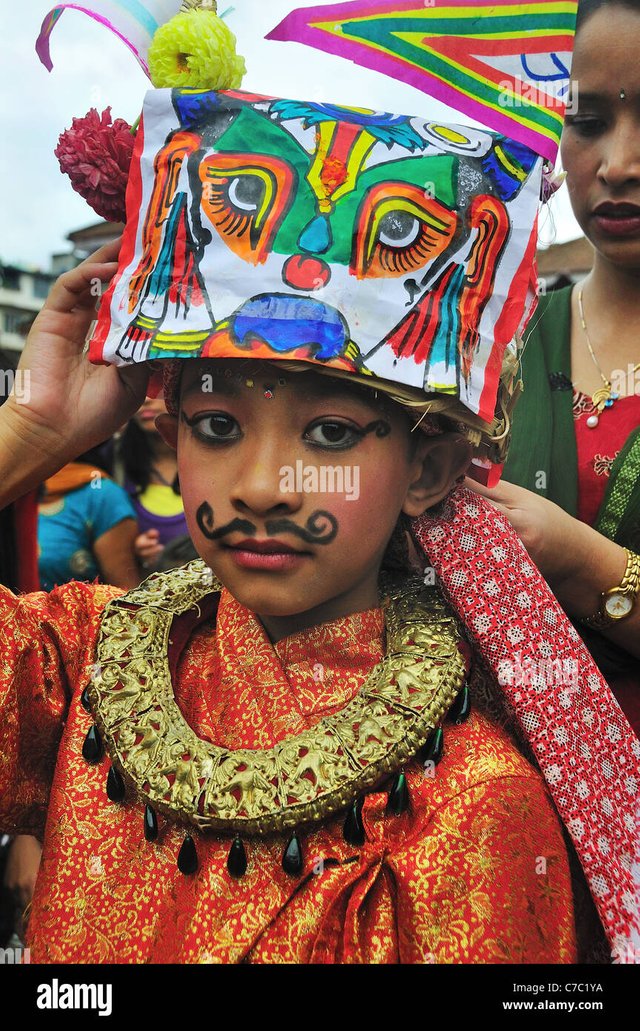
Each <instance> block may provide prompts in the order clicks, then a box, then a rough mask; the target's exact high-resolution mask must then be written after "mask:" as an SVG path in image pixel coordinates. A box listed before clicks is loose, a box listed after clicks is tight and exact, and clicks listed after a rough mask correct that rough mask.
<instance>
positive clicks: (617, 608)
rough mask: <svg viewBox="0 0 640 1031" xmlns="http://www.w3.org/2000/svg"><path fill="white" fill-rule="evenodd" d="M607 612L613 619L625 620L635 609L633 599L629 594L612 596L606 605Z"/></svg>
mask: <svg viewBox="0 0 640 1031" xmlns="http://www.w3.org/2000/svg"><path fill="white" fill-rule="evenodd" d="M604 607H605V611H606V613H607V615H608V616H610V617H611V619H623V618H624V616H628V615H629V613H630V612H631V609H632V608H633V598H631V597H630V596H629V595H628V594H610V595H609V597H608V598H607V600H606V601H605V603H604Z"/></svg>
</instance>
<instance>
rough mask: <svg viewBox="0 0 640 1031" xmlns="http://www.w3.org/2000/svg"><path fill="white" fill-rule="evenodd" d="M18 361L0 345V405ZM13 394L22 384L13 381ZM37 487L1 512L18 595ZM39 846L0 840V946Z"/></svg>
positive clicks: (9, 580)
mask: <svg viewBox="0 0 640 1031" xmlns="http://www.w3.org/2000/svg"><path fill="white" fill-rule="evenodd" d="M17 365H18V363H17V360H16V357H15V356H14V354H12V353H11V352H9V351H5V350H4V349H0V373H1V377H0V405H2V404H4V402H5V401H6V399H7V396H8V394H9V393H10V391H11V387H12V385H13V383H14V379H15V374H16V369H17ZM16 386H17V388H18V389H17V393H18V394H20V393H21V390H20V389H19V388H20V387H21V386H22V387H25V388H26V382H24V383H23V384H19V383H17V384H16ZM37 519H38V502H37V491H35V490H32V491H29V493H28V494H25V495H24V496H23V497H22V498H18V500H17V501H15V502H14V503H13V504H12V505H9V506H8V507H7V508H5V509H3V511H2V512H0V583H1V584H3V585H4V586H5V587H8V588H10V590H12V591H15V592H16V593H20V592H29V591H36V590H37V589H38V587H39V584H40V581H39V578H38V550H37ZM41 852H42V846H41V844H40V842H39V841H38V839H37V838H34V837H32V836H31V835H28V834H19V835H18V836H17V837H15V838H11V837H10V836H9V835H2V836H1V838H0V948H6V947H7V946H11V945H17V944H19V943H20V942H21V940H22V913H23V912H24V910H25V909H26V907H27V906H28V905H29V903H30V902H31V896H32V895H33V887H34V884H35V880H36V877H37V875H38V868H39V866H40V855H41Z"/></svg>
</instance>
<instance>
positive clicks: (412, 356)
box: [92, 90, 539, 420]
mask: <svg viewBox="0 0 640 1031" xmlns="http://www.w3.org/2000/svg"><path fill="white" fill-rule="evenodd" d="M143 125H144V129H143V134H144V136H143V138H142V139H141V141H140V144H139V148H138V149H139V164H138V163H137V159H134V171H133V174H132V180H131V185H130V190H129V199H128V203H129V212H130V217H129V222H128V229H127V237H126V240H125V247H124V250H123V255H122V258H121V274H120V275H119V277H118V279H117V281H116V284H115V288H114V291H113V293H112V296H110V297H109V298H108V299H107V302H106V308H104V309H103V312H102V318H101V323H100V325H99V328H98V335H97V337H96V340H95V342H94V348H93V351H92V357H100V358H107V359H108V360H115V361H117V362H119V363H121V364H122V363H125V362H129V361H141V360H145V359H147V358H161V357H166V358H174V357H179V356H185V357H204V358H212V357H215V358H233V357H242V358H247V357H254V358H267V359H270V360H274V359H277V358H285V359H287V360H292V359H294V360H295V359H300V360H304V361H311V362H318V363H322V364H323V365H328V366H331V367H334V368H336V369H341V370H344V371H353V372H359V373H361V374H362V373H364V374H367V373H369V374H371V375H373V376H377V377H380V378H383V379H388V380H392V381H398V382H401V383H404V384H407V385H410V386H414V387H415V386H417V387H420V388H423V389H425V390H427V391H435V390H437V391H441V392H445V393H448V394H451V395H454V396H459V397H460V399H461V400H462V401H463V402H464V403H466V404H467V405H468V407H469V408H470V409H471V410H472V411H474V412H475V413H476V414H478V413H479V414H480V415H481V416H482V417H484V418H487V419H488V420H490V419H491V418H492V415H493V403H494V397H495V388H496V386H497V376H498V374H499V369H500V366H501V361H502V353H503V351H504V348H505V346H506V345H507V343H508V342H509V340H510V339H511V337H512V336H513V334H514V333H515V331H516V330H517V329H518V323H519V321H520V319H521V316H522V313H523V310H524V307H525V298H526V295H527V291H528V289H529V287H530V281H531V256H532V251H533V248H534V246H535V234H534V233H533V232H532V226H533V225H534V223H535V210H536V206H537V201H538V193H539V175H537V174H536V173H537V172H539V161H538V159H537V158H536V157H535V155H534V154H533V153H532V152H531V151H529V150H528V149H527V148H526V147H523V146H521V145H520V144H516V143H514V142H513V141H509V140H506V139H505V138H504V137H500V136H495V135H492V134H490V133H487V132H481V131H475V130H467V129H464V128H462V127H459V126H442V125H437V124H435V123H432V122H426V121H424V120H421V119H418V118H409V117H405V116H401V115H390V114H376V113H375V112H370V111H362V110H356V109H350V108H336V107H332V106H330V105H318V104H309V103H302V102H297V101H284V100H271V99H269V98H261V97H255V96H250V95H247V94H233V93H226V94H218V93H212V92H200V91H189V90H174V91H168V90H158V91H155V92H154V93H152V94H150V95H149V97H148V99H147V102H146V104H145V112H144V123H143Z"/></svg>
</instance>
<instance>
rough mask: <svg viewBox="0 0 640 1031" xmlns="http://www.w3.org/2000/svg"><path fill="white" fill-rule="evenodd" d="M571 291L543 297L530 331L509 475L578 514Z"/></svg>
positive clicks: (525, 339) (530, 324)
mask: <svg viewBox="0 0 640 1031" xmlns="http://www.w3.org/2000/svg"><path fill="white" fill-rule="evenodd" d="M571 289H572V288H571V287H570V286H568V287H564V288H563V289H561V290H554V291H552V292H550V293H549V294H546V295H543V296H542V297H541V298H540V301H539V303H538V307H537V308H536V310H535V312H534V313H533V316H532V317H531V321H530V323H529V326H528V327H527V330H526V332H525V337H524V352H523V356H522V381H523V384H524V390H523V393H522V395H521V397H520V398H519V400H518V402H517V404H516V407H515V411H514V414H513V430H512V436H511V444H510V448H509V456H508V458H507V462H506V465H505V469H504V473H503V479H505V480H508V481H509V482H510V483H516V484H518V485H519V486H521V487H526V488H527V490H532V491H535V492H536V493H538V494H540V495H542V497H545V498H549V499H550V500H551V501H554V502H555V503H556V504H557V505H560V507H561V508H563V509H564V510H565V511H566V512H569V514H570V515H573V516H575V515H576V514H577V509H578V457H577V449H576V437H575V428H574V423H573V408H572V402H573V392H572V389H571V387H570V383H571V348H570V344H571ZM558 387H560V388H561V389H558ZM562 387H564V389H562Z"/></svg>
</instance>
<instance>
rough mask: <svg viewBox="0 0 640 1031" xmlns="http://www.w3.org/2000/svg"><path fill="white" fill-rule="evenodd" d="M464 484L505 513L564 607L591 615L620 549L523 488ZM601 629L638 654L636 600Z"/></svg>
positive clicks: (622, 561)
mask: <svg viewBox="0 0 640 1031" xmlns="http://www.w3.org/2000/svg"><path fill="white" fill-rule="evenodd" d="M465 483H466V486H467V487H469V488H470V489H471V490H473V491H475V492H476V494H480V495H482V497H483V498H486V500H487V501H489V502H490V503H491V504H492V505H494V507H495V508H497V509H498V511H499V512H502V514H503V515H504V516H506V518H507V519H508V520H509V522H510V523H511V525H512V526H513V528H514V530H515V531H516V533H517V534H518V536H519V537H520V539H521V541H522V543H523V544H524V546H525V548H526V549H527V551H528V552H529V554H530V555H531V558H532V559H533V561H534V562H535V564H536V565H537V567H538V569H539V570H540V572H541V573H542V575H543V576H544V578H545V580H547V581H548V583H549V586H550V587H551V589H552V590H553V592H554V594H555V595H556V597H557V599H558V601H559V602H560V604H561V605H562V607H563V608H564V609H565V611H566V612H567V613H568V614H569V615H570V616H571V617H572V618H573V619H578V620H580V619H585V618H586V617H588V616H593V615H595V614H596V612H597V611H598V609H599V606H600V600H601V596H602V594H603V593H605V592H606V591H608V590H609V589H610V588H612V587H616V586H617V585H618V584H619V583H620V582H621V580H622V577H623V576H624V571H625V568H626V565H627V555H626V552H625V550H624V548H622V547H620V545H619V544H616V543H615V541H610V540H609V538H608V537H604V536H603V535H602V534H601V533H598V531H597V530H594V529H593V527H591V526H588V525H587V523H583V522H582V521H581V520H580V519H574V517H573V516H570V515H569V514H568V513H567V512H565V511H564V509H562V508H560V507H559V506H558V505H555V504H554V503H553V502H552V501H548V500H547V498H541V497H540V496H539V495H538V494H534V493H533V491H530V490H525V488H524V487H517V486H516V485H515V484H513V483H507V482H506V481H501V482H500V483H499V484H498V486H497V487H493V488H492V489H489V488H488V487H483V486H481V485H480V484H479V483H476V482H475V480H470V479H467V480H466V481H465ZM601 632H602V633H603V634H604V636H605V637H608V638H609V639H610V640H612V641H614V643H615V644H619V645H620V646H621V647H622V648H624V649H626V651H628V652H630V653H631V654H632V655H635V656H638V657H640V598H639V599H638V601H637V602H636V605H635V609H634V611H633V612H632V614H631V615H630V616H628V617H627V618H626V619H624V620H620V622H619V623H615V624H612V625H611V626H610V627H607V628H606V629H605V630H603V631H601Z"/></svg>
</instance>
